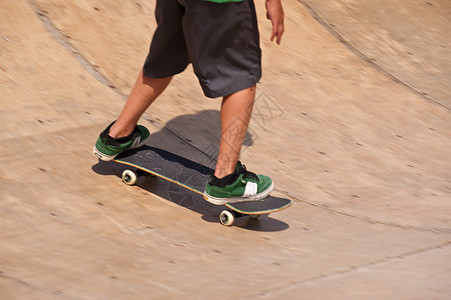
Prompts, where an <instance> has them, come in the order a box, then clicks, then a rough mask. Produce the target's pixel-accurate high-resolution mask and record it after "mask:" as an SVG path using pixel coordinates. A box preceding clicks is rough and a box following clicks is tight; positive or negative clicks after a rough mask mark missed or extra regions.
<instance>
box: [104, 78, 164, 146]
mask: <svg viewBox="0 0 451 300" xmlns="http://www.w3.org/2000/svg"><path fill="white" fill-rule="evenodd" d="M171 79H172V77H167V78H149V77H145V76H144V75H143V72H142V70H141V72H140V73H139V75H138V79H137V80H136V83H135V85H134V86H133V89H132V91H131V93H130V95H129V97H128V100H127V103H126V104H125V106H124V108H123V109H122V112H121V114H120V115H119V118H118V119H117V121H116V122H115V123H114V124H113V126H111V129H110V133H109V135H110V136H111V137H113V138H121V137H124V136H127V135H129V134H130V133H132V131H133V129H135V126H136V123H137V122H138V120H139V118H141V116H142V115H143V113H144V112H145V111H146V109H147V108H148V107H149V106H150V104H152V102H153V101H154V100H155V99H156V98H157V97H158V96H159V95H160V94H161V93H162V92H163V91H164V89H165V88H166V87H167V86H168V84H169V82H170V81H171Z"/></svg>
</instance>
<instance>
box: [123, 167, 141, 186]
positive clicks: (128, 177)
mask: <svg viewBox="0 0 451 300" xmlns="http://www.w3.org/2000/svg"><path fill="white" fill-rule="evenodd" d="M137 180H138V175H137V174H136V173H135V172H133V171H132V170H125V171H124V172H122V182H123V183H125V184H126V185H134V184H135V183H136V181H137Z"/></svg>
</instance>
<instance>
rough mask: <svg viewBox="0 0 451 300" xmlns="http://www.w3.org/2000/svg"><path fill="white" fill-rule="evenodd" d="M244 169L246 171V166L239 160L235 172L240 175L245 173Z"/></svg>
mask: <svg viewBox="0 0 451 300" xmlns="http://www.w3.org/2000/svg"><path fill="white" fill-rule="evenodd" d="M244 171H246V168H245V167H244V166H243V164H242V163H241V162H240V161H238V163H237V164H236V169H235V174H237V175H239V174H242V173H244Z"/></svg>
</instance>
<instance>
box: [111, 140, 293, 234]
mask: <svg viewBox="0 0 451 300" xmlns="http://www.w3.org/2000/svg"><path fill="white" fill-rule="evenodd" d="M114 161H115V162H117V163H120V164H124V165H127V166H128V167H131V168H132V169H135V170H136V171H134V170H132V169H126V170H125V171H124V172H123V173H122V181H123V182H124V183H126V184H128V185H134V184H135V183H136V181H137V179H138V176H140V175H147V174H150V175H153V176H156V177H159V178H162V179H164V180H167V181H169V182H171V183H174V184H176V185H178V186H181V187H183V188H186V189H187V190H189V191H191V192H194V193H197V194H199V195H202V196H203V190H204V188H205V185H206V183H207V180H208V179H209V178H210V176H211V175H212V174H213V173H214V170H213V169H211V168H208V167H206V166H204V165H201V164H199V163H196V162H194V161H192V160H189V159H187V158H184V157H181V156H179V155H176V154H173V153H171V152H168V151H166V150H163V149H159V148H155V147H150V146H147V145H146V146H143V147H141V148H139V149H135V150H131V151H126V152H124V153H122V154H121V155H119V156H117V157H116V158H115V159H114ZM291 204H292V202H291V200H289V199H285V198H280V197H273V196H268V197H266V198H264V199H261V200H259V201H245V202H239V203H231V204H226V205H225V206H226V207H227V208H229V209H226V210H223V211H222V212H221V213H220V215H219V220H220V222H221V224H223V225H226V226H231V225H233V223H234V221H235V219H236V218H239V217H242V216H246V215H249V216H250V217H251V218H258V217H259V216H260V215H263V214H269V213H273V212H277V211H280V210H283V209H286V208H288V207H289V206H291Z"/></svg>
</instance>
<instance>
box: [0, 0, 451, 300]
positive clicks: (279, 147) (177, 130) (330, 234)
mask: <svg viewBox="0 0 451 300" xmlns="http://www.w3.org/2000/svg"><path fill="white" fill-rule="evenodd" d="M256 2H257V1H256ZM367 3H369V2H361V1H359V2H357V1H355V2H352V1H328V2H325V1H324V2H323V1H310V0H309V1H305V2H303V3H301V2H299V1H296V0H285V1H284V5H285V6H284V7H285V13H286V22H285V23H286V34H285V36H284V38H283V44H282V46H280V47H278V46H276V45H275V44H273V43H271V42H270V41H269V36H270V29H271V26H270V24H269V22H268V21H267V20H266V19H265V9H264V5H263V3H260V1H258V2H257V3H256V4H257V7H258V14H259V23H260V29H261V39H262V48H263V55H264V56H263V62H264V77H263V79H262V81H261V82H260V83H259V85H258V92H257V101H256V104H255V108H254V116H253V119H252V122H251V126H250V130H249V134H248V136H247V138H246V142H245V147H244V149H243V153H242V161H243V162H244V163H245V164H246V165H247V166H248V168H249V169H251V170H255V171H258V172H261V173H265V174H268V175H270V176H271V177H273V178H274V180H275V182H276V191H275V192H274V194H275V195H280V196H283V197H290V199H292V200H293V202H294V205H293V206H292V207H291V208H289V209H287V210H284V211H282V212H279V213H276V214H272V215H270V216H266V217H263V218H261V219H260V220H259V221H255V220H249V219H242V220H240V222H238V224H237V226H234V227H231V228H226V227H224V226H222V225H220V224H219V223H218V221H217V213H218V210H220V208H218V207H215V206H211V205H208V204H206V203H205V202H202V200H196V199H191V198H189V199H188V198H184V196H183V194H182V193H180V191H179V190H177V189H174V187H173V186H170V185H168V184H167V183H165V182H162V181H156V180H153V179H152V178H147V179H143V180H141V181H140V182H139V185H138V186H135V187H128V186H125V185H123V184H122V183H121V181H120V178H119V177H118V175H119V174H120V172H121V167H120V166H118V165H115V164H113V163H102V162H98V161H97V160H96V158H95V157H94V156H93V155H92V154H91V148H92V146H93V144H94V142H95V140H96V138H97V135H98V134H99V131H100V130H102V129H103V128H104V127H105V126H106V125H107V124H108V123H109V122H110V121H111V120H113V119H114V118H116V117H117V115H118V113H119V111H120V109H121V107H122V105H123V104H124V101H125V98H126V95H127V94H128V92H129V90H130V87H131V85H132V84H133V82H134V80H135V77H136V75H137V72H138V70H139V68H140V67H141V65H142V63H143V60H144V58H145V55H146V52H147V49H148V46H149V42H150V38H151V36H152V32H153V30H154V28H155V21H154V17H153V11H154V4H155V1H154V0H147V1H142V0H133V1H120V0H113V1H103V0H95V1H92V0H89V1H88V0H70V1H59V0H34V1H32V0H29V1H27V0H16V1H0V20H1V21H0V103H1V107H0V138H1V140H2V141H3V143H2V145H3V147H2V150H1V151H0V165H1V169H0V179H1V180H0V192H1V196H0V296H1V297H0V298H2V299H3V298H4V299H211V298H219V297H221V298H225V299H260V298H267V299H279V298H284V299H449V298H450V297H451V288H450V286H449V281H450V278H451V268H450V265H449V264H447V263H446V262H448V261H449V260H450V259H451V225H450V224H451V217H450V212H451V202H450V201H449V200H450V199H451V158H450V155H449V149H450V148H451V125H450V110H449V90H450V80H449V64H448V65H447V63H448V61H447V60H446V59H445V57H444V55H443V53H445V54H446V53H447V51H449V47H448V45H449V43H450V38H449V36H447V35H446V30H445V29H446V24H449V20H450V19H449V14H448V13H446V11H448V12H449V10H447V9H448V8H449V5H448V4H447V2H446V1H438V0H437V1H433V0H431V1H429V2H420V1H417V2H413V1H402V2H399V1H374V2H371V3H375V4H373V5H372V6H370V5H369V4H368V5H367ZM415 3H418V7H419V6H425V7H426V8H425V9H424V10H421V12H419V11H418V10H417V6H415V5H414V4H415ZM428 3H429V4H428ZM393 7H395V8H397V10H398V11H399V13H400V15H396V14H395V10H394V9H392V8H393ZM439 8H440V9H439ZM426 9H430V10H428V13H427V14H426V13H425V11H427V10H426ZM383 12H385V13H383ZM338 13H339V14H338ZM381 16H383V18H382V17H381ZM394 20H397V22H399V24H401V25H403V26H401V25H400V26H395V25H393V24H394V23H393V22H394ZM421 20H424V21H421ZM412 22H413V23H412ZM446 22H448V23H446ZM407 23H408V24H413V25H412V26H415V28H413V27H412V28H411V27H409V26H408V25H407ZM331 24H333V25H334V26H332V25H331ZM349 24H353V26H351V25H349ZM376 25H377V26H376ZM426 26H428V27H429V29H430V30H429V31H427V30H426ZM403 28H404V29H403ZM351 29H352V30H351ZM401 29H402V30H401ZM393 31H395V32H393ZM414 31H415V32H417V33H418V37H416V38H415V39H413V41H412V38H411V36H412V34H411V33H412V32H414ZM434 32H436V33H437V34H436V35H433V33H434ZM381 36H382V37H384V38H380V37H381ZM388 36H391V37H392V39H391V40H390V39H388V38H387V37H388ZM421 39H423V41H425V42H420V40H421ZM412 43H413V44H412ZM368 45H376V46H375V47H370V46H368ZM437 45H440V47H438V46H437ZM441 46H444V47H441ZM402 49H404V50H402ZM431 49H434V50H431ZM403 51H404V52H403ZM405 51H408V52H410V53H411V54H409V53H407V55H405ZM434 51H435V52H434ZM387 53H389V54H390V55H387ZM439 54H440V55H439ZM419 74H422V75H421V76H420V75H419ZM447 74H448V75H447ZM421 77H422V78H423V79H424V80H423V81H422V80H419V78H421ZM426 82H427V84H426ZM425 93H426V94H427V95H425ZM219 107H220V100H219V99H216V100H211V99H207V98H205V97H204V96H203V95H202V93H201V91H200V88H199V86H198V83H197V79H196V78H195V77H194V75H193V74H192V70H191V69H188V70H186V71H185V72H184V73H182V74H180V75H179V76H177V77H176V78H175V79H174V80H173V82H172V84H171V86H170V87H169V88H168V89H167V90H166V91H165V93H164V94H163V95H162V96H161V97H160V99H158V101H157V102H156V103H155V104H154V105H153V106H152V107H151V108H150V109H149V111H148V112H147V114H146V115H145V116H143V118H142V120H141V123H142V124H144V125H146V126H148V127H149V128H150V130H151V134H152V138H151V142H150V143H151V144H152V145H157V146H158V147H160V148H163V149H165V150H168V151H171V152H174V153H176V154H179V155H183V156H185V157H187V158H189V159H191V160H196V161H198V162H202V163H205V164H208V165H211V164H213V163H214V158H215V156H216V153H217V150H218V148H217V142H218V133H219V132H220V124H219V117H218V116H219Z"/></svg>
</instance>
